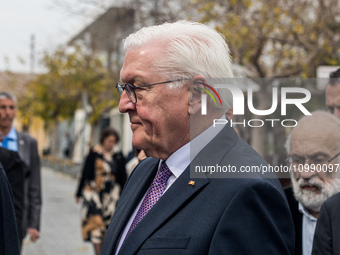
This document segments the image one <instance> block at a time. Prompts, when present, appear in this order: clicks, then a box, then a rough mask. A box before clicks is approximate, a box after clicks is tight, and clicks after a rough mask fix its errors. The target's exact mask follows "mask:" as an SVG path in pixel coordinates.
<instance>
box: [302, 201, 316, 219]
mask: <svg viewBox="0 0 340 255" xmlns="http://www.w3.org/2000/svg"><path fill="white" fill-rule="evenodd" d="M299 211H300V212H301V213H302V214H303V215H305V216H306V217H307V218H308V219H309V220H310V221H317V219H316V218H315V217H314V216H313V215H311V214H310V213H309V212H308V210H306V208H305V207H304V206H303V205H302V204H301V203H299Z"/></svg>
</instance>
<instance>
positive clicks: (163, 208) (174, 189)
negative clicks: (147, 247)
mask: <svg viewBox="0 0 340 255" xmlns="http://www.w3.org/2000/svg"><path fill="white" fill-rule="evenodd" d="M190 180H191V179H190V168H189V167H188V168H187V169H186V170H185V171H184V172H183V174H182V175H181V176H180V177H179V178H178V179H177V180H176V181H175V182H174V183H173V185H172V186H171V187H170V188H169V189H168V190H167V191H166V192H165V193H164V195H163V196H162V197H161V198H160V199H159V200H158V201H157V203H156V204H155V205H154V206H153V207H152V208H151V210H150V211H149V212H148V213H147V214H146V215H145V216H144V218H143V219H142V220H141V221H140V222H139V224H138V225H137V226H136V228H135V229H134V230H133V231H132V232H131V233H130V235H129V236H128V237H127V238H126V240H125V242H124V243H123V245H122V247H121V249H120V251H119V254H124V255H128V254H135V253H136V252H137V251H138V249H139V248H140V246H141V245H142V244H143V243H144V241H145V240H146V239H148V238H149V236H150V235H151V234H152V233H153V232H154V231H155V230H157V229H158V228H159V227H161V226H162V224H164V222H166V220H167V219H168V218H170V217H171V216H172V215H173V214H174V213H175V212H176V211H177V210H178V209H179V208H180V207H181V206H182V205H183V204H184V203H185V202H186V201H187V200H188V199H190V197H192V196H193V195H194V194H195V193H197V192H199V191H200V190H201V189H202V188H203V187H204V186H205V185H207V184H208V183H209V180H208V179H207V178H202V179H195V185H194V186H193V185H189V181H190Z"/></svg>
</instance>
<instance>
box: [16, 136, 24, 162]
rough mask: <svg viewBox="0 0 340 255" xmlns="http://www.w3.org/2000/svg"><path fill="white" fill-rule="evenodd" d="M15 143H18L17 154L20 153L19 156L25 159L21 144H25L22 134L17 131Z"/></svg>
mask: <svg viewBox="0 0 340 255" xmlns="http://www.w3.org/2000/svg"><path fill="white" fill-rule="evenodd" d="M17 143H18V154H19V155H20V158H22V159H25V157H24V156H25V155H24V146H23V145H24V144H25V140H24V139H23V137H22V135H21V134H20V133H19V132H17ZM25 163H26V162H25Z"/></svg>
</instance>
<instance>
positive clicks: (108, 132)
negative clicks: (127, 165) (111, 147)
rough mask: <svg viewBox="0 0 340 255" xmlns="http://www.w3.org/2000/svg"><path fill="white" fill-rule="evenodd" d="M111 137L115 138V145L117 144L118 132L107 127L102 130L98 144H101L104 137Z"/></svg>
mask: <svg viewBox="0 0 340 255" xmlns="http://www.w3.org/2000/svg"><path fill="white" fill-rule="evenodd" d="M111 135H113V136H114V137H116V143H118V142H119V134H118V132H117V131H116V130H115V129H113V128H112V127H107V128H104V129H103V131H102V133H101V135H100V144H103V142H104V140H105V138H106V137H108V136H111Z"/></svg>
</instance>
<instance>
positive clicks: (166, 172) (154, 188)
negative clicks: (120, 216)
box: [125, 161, 171, 238]
mask: <svg viewBox="0 0 340 255" xmlns="http://www.w3.org/2000/svg"><path fill="white" fill-rule="evenodd" d="M170 175H171V171H170V169H169V167H168V166H167V164H166V163H165V161H163V163H162V165H161V168H160V169H159V170H158V171H157V174H156V176H155V178H154V179H153V181H152V184H151V186H150V188H149V189H148V191H147V193H146V196H145V198H144V200H143V202H142V204H141V206H140V207H139V210H138V212H137V214H136V217H135V218H134V219H133V222H132V224H131V226H130V228H129V231H128V233H127V234H126V237H127V236H128V235H129V234H130V233H131V231H132V230H133V229H134V228H135V227H136V226H137V224H138V223H139V222H140V221H141V220H142V219H143V217H144V216H145V215H146V214H147V213H148V211H149V210H150V209H151V208H152V207H153V206H154V204H155V203H156V202H157V201H158V199H159V198H160V197H161V196H162V195H163V192H164V190H165V188H166V183H167V181H168V179H169V177H170ZM126 237H125V238H126Z"/></svg>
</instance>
